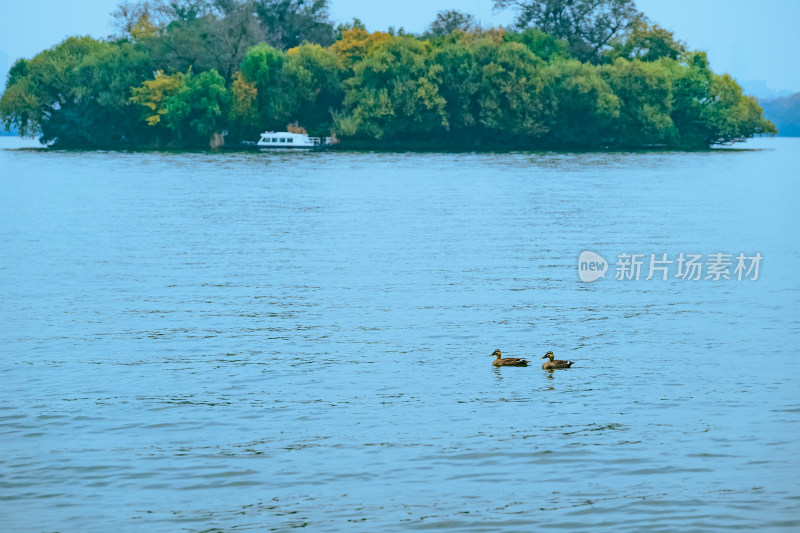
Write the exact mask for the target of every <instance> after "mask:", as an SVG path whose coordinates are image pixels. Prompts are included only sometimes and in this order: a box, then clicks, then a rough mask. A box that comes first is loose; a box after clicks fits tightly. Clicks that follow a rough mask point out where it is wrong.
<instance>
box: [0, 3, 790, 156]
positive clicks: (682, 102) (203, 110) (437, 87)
mask: <svg viewBox="0 0 800 533" xmlns="http://www.w3.org/2000/svg"><path fill="white" fill-rule="evenodd" d="M327 3H328V1H327V0H127V1H125V2H123V3H122V4H120V6H119V7H118V9H117V10H116V12H115V13H114V17H115V20H116V22H117V25H118V27H119V30H120V32H119V35H118V36H117V37H114V38H109V39H106V40H96V39H93V38H91V37H70V38H68V39H66V40H65V41H63V42H62V43H60V44H58V45H56V46H54V47H52V48H50V49H48V50H45V51H43V52H41V53H39V54H38V55H37V56H35V57H34V58H32V59H20V60H18V61H17V62H16V63H15V64H14V65H13V66H12V68H11V70H10V71H9V74H8V79H7V82H6V88H5V91H4V93H3V96H2V98H0V119H2V121H3V123H4V126H5V128H6V129H10V128H16V129H17V130H18V131H19V132H20V133H21V134H23V135H32V136H33V135H36V136H39V137H40V138H41V140H42V141H43V142H46V143H53V144H54V145H55V146H59V147H85V148H101V147H113V148H125V147H130V148H140V147H208V146H209V145H212V146H218V145H220V144H221V143H222V142H223V139H224V143H225V144H227V145H228V146H231V145H236V144H237V143H238V142H240V141H242V140H251V141H252V140H255V139H257V138H258V134H259V132H262V131H265V130H285V129H286V128H287V124H295V125H297V127H302V128H304V129H305V130H307V131H308V132H309V133H311V134H313V135H318V136H327V135H335V136H337V137H338V138H339V139H340V140H341V142H342V146H345V147H347V146H351V147H432V148H452V149H475V148H482V147H483V148H493V147H494V148H497V147H503V148H531V149H533V148H567V149H598V148H639V147H650V146H667V147H674V148H704V147H708V146H711V145H714V144H720V143H730V142H734V141H739V140H743V139H746V138H748V137H752V136H754V135H760V134H773V133H775V131H776V130H775V126H774V125H773V124H772V123H771V122H769V121H768V120H766V119H765V118H764V116H763V114H762V109H761V108H760V107H759V105H758V103H757V102H756V100H755V99H754V98H752V97H750V96H747V95H744V94H743V93H742V89H741V87H740V86H739V85H738V84H737V83H736V81H734V80H733V79H732V78H731V77H730V76H729V75H727V74H722V75H720V74H716V73H714V72H712V71H711V69H710V66H709V63H708V59H707V57H706V54H705V53H703V52H698V51H692V50H690V49H688V48H687V47H686V45H685V44H684V43H682V42H680V41H678V40H676V39H675V38H674V36H673V34H672V33H670V32H669V31H667V30H665V29H663V28H661V27H659V26H658V25H656V24H654V23H653V22H651V21H650V20H648V19H647V18H646V17H645V16H644V15H643V14H642V13H640V12H639V11H638V10H637V8H636V6H635V4H634V2H633V0H524V1H522V0H520V1H516V0H496V1H495V5H496V7H498V8H504V9H513V10H515V13H516V21H515V25H514V27H513V28H512V29H505V28H491V29H485V28H481V27H479V26H478V25H477V23H476V21H475V20H474V19H473V17H472V16H470V15H468V14H465V13H461V12H459V11H446V12H442V13H439V15H438V16H437V18H436V20H434V21H433V22H432V23H431V25H430V26H429V28H428V30H427V31H426V32H425V33H423V34H421V35H412V34H408V33H406V32H404V31H403V30H402V29H399V30H395V29H392V28H390V29H389V30H388V31H386V32H380V31H376V32H369V31H367V30H366V29H365V27H364V26H363V24H361V23H360V21H358V20H357V19H356V20H354V21H353V22H352V23H350V24H345V25H338V26H336V25H334V24H333V23H332V22H331V20H330V18H329V15H328V12H327Z"/></svg>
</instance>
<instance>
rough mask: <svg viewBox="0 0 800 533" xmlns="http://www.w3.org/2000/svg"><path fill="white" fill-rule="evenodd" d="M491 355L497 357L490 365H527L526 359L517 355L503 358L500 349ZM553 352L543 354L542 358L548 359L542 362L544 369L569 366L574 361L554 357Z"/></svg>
mask: <svg viewBox="0 0 800 533" xmlns="http://www.w3.org/2000/svg"><path fill="white" fill-rule="evenodd" d="M492 355H496V356H497V359H495V360H494V361H492V365H494V366H528V361H526V360H525V359H520V358H518V357H505V358H503V356H502V354H501V353H500V350H495V351H494V353H493V354H492ZM555 357H556V356H555V354H554V353H553V352H547V353H546V354H544V357H542V359H549V361H545V362H544V363H542V368H543V369H544V370H553V369H556V368H569V367H571V366H572V365H574V364H575V363H574V362H573V361H562V360H559V359H556V358H555Z"/></svg>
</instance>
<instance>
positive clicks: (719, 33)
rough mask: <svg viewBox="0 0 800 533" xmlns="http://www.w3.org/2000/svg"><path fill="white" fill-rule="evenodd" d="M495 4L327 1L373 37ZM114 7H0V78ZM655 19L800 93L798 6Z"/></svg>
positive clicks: (717, 0)
mask: <svg viewBox="0 0 800 533" xmlns="http://www.w3.org/2000/svg"><path fill="white" fill-rule="evenodd" d="M492 4H493V2H492V0H463V1H455V0H402V1H399V2H398V1H391V2H385V1H376V0H330V6H331V15H332V17H333V19H334V20H336V21H339V22H344V21H349V20H351V19H352V18H353V17H359V18H360V19H361V20H363V21H364V23H365V24H366V25H367V28H368V29H370V30H382V29H386V28H387V27H388V26H395V27H401V26H402V27H404V28H406V29H407V30H409V31H414V32H416V31H421V30H423V29H424V28H425V27H426V26H427V25H428V23H430V21H431V20H432V19H433V18H434V16H435V15H436V13H437V12H438V11H440V10H443V9H460V10H462V11H466V12H469V13H472V14H475V15H477V16H478V17H479V18H480V19H481V21H482V22H483V24H484V26H488V25H497V24H507V23H508V22H510V20H511V18H512V15H511V14H510V13H509V12H502V13H495V12H494V11H493V9H492ZM116 5H117V0H75V1H72V2H65V1H64V0H0V76H2V79H3V81H4V80H5V74H6V72H7V70H8V67H10V65H11V63H13V61H14V60H15V59H16V58H18V57H31V56H33V55H35V54H36V53H38V52H39V51H41V50H43V49H45V48H48V47H50V46H52V45H54V44H56V43H58V42H59V41H61V40H62V39H64V38H65V37H67V36H70V35H86V34H89V35H92V36H94V37H104V36H107V35H109V34H111V33H113V31H114V28H113V26H112V25H111V16H110V13H111V11H113V10H114V8H115V6H116ZM637 5H638V6H639V8H640V9H641V10H642V11H644V13H645V14H646V15H648V16H649V17H650V18H651V19H653V20H654V21H656V22H657V23H659V24H660V25H662V26H664V27H666V28H667V29H670V30H672V31H674V32H675V33H676V35H677V37H678V38H680V39H682V40H684V41H686V42H687V43H688V44H689V45H690V46H691V47H692V48H695V49H701V50H706V51H708V53H709V58H710V60H711V66H712V68H713V69H714V70H715V71H716V72H729V73H730V74H732V75H733V76H734V77H735V78H737V79H739V80H741V81H745V80H764V81H766V82H767V84H768V85H769V86H770V87H771V88H773V89H791V90H792V91H800V58H799V56H798V52H800V47H798V45H797V44H796V43H797V38H796V37H794V36H793V35H794V34H795V32H796V31H797V29H796V28H797V24H798V21H800V0H638V1H637Z"/></svg>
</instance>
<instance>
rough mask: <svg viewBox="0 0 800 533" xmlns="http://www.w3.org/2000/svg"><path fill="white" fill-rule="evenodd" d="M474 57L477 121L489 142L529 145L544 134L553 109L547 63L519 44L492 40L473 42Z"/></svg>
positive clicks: (553, 102)
mask: <svg viewBox="0 0 800 533" xmlns="http://www.w3.org/2000/svg"><path fill="white" fill-rule="evenodd" d="M475 56H476V60H477V63H478V65H479V67H480V69H481V83H480V86H479V87H478V91H477V97H478V107H479V111H478V121H479V123H480V125H481V126H482V127H483V128H485V130H486V132H487V134H488V140H489V141H491V142H504V143H507V142H511V143H515V144H520V143H526V142H527V143H530V142H533V141H534V140H535V139H538V138H541V137H542V136H543V135H544V134H546V133H547V132H548V131H549V129H550V128H549V122H550V121H551V119H552V113H553V110H554V108H555V105H554V104H555V100H554V94H553V91H552V85H551V80H550V72H549V70H548V69H546V68H545V67H546V63H545V62H544V61H543V60H542V59H540V58H538V57H536V56H535V55H534V54H533V52H531V51H530V50H529V49H528V48H527V47H526V46H524V45H523V44H521V43H514V42H510V43H509V42H502V41H501V42H496V41H494V40H491V39H482V40H480V41H478V42H477V43H476V47H475Z"/></svg>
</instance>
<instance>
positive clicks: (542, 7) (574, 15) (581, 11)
mask: <svg viewBox="0 0 800 533" xmlns="http://www.w3.org/2000/svg"><path fill="white" fill-rule="evenodd" d="M494 5H495V7H497V8H513V9H515V10H516V11H517V20H516V25H517V27H518V28H528V27H534V28H538V29H540V30H542V31H544V32H546V33H549V34H550V35H552V36H553V37H556V38H558V39H565V40H566V41H567V42H568V43H569V48H570V53H571V54H572V55H573V56H574V57H576V58H578V59H580V60H581V61H590V62H593V63H599V62H600V61H601V59H602V56H601V54H602V52H603V51H604V50H605V49H606V48H607V47H608V46H610V44H611V43H612V42H613V41H614V39H617V38H619V37H620V36H621V35H624V34H626V33H627V32H629V31H630V30H631V29H632V28H634V27H635V26H636V25H637V24H638V23H639V22H640V21H641V20H642V18H643V15H642V14H641V13H640V12H639V11H638V9H636V4H635V3H634V1H633V0H495V2H494Z"/></svg>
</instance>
